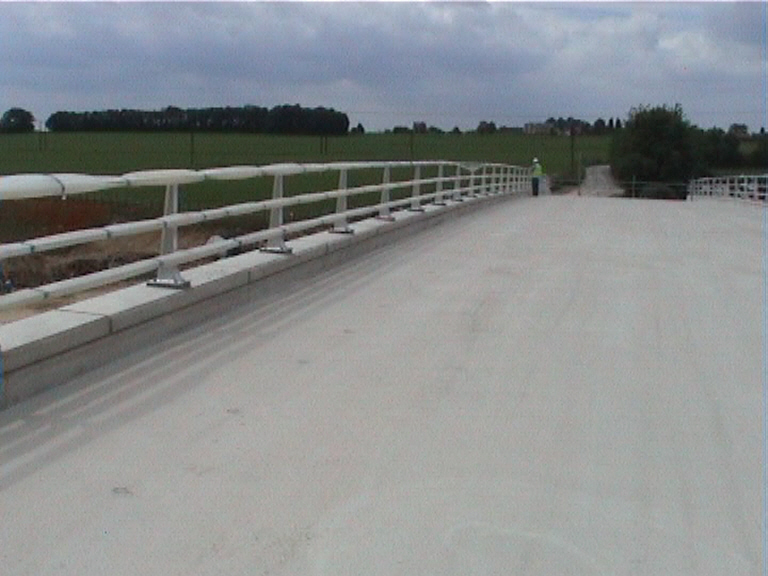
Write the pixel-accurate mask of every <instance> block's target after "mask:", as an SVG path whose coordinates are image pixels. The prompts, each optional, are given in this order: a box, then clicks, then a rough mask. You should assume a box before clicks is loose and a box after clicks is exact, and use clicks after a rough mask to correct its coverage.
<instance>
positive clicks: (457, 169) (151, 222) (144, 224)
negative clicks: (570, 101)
mask: <svg viewBox="0 0 768 576" xmlns="http://www.w3.org/2000/svg"><path fill="white" fill-rule="evenodd" d="M395 168H400V169H403V168H410V169H412V170H413V177H412V178H410V179H407V180H400V181H395V180H393V179H392V173H393V169H395ZM371 169H379V170H382V178H381V183H380V184H371V185H365V186H357V187H354V188H350V187H348V186H347V182H348V174H349V173H350V172H352V171H359V170H371ZM422 169H431V171H432V172H434V171H435V169H436V171H437V176H436V177H428V178H425V177H422V176H421V174H422ZM329 171H333V172H338V173H339V180H338V187H337V188H335V189H332V190H326V191H318V192H312V193H307V194H300V195H296V196H290V197H284V196H283V193H284V180H285V178H286V177H289V176H292V175H297V174H307V173H315V172H329ZM260 177H272V178H273V188H272V198H271V199H269V200H261V201H254V202H245V203H240V204H234V205H230V206H225V207H223V208H215V209H209V210H199V211H190V212H179V187H180V186H182V185H194V184H195V183H198V182H203V181H210V180H215V181H228V180H247V179H252V178H260ZM121 187H163V188H164V189H165V209H164V214H163V216H162V217H159V218H153V219H148V220H140V221H136V222H127V223H120V224H111V225H108V226H103V227H99V228H90V229H85V230H77V231H72V232H66V233H63V234H56V235H52V236H45V237H40V238H35V239H31V240H26V241H23V242H14V243H9V244H0V263H1V262H2V261H4V260H7V259H9V258H15V257H19V256H25V255H29V254H37V253H41V252H45V251H50V250H56V249H60V248H67V247H70V246H76V245H81V244H85V243H89V242H95V241H100V240H109V239H113V238H120V237H125V236H135V235H138V234H144V233H147V232H157V231H159V232H161V240H160V250H159V256H157V257H154V258H149V259H146V260H142V261H139V262H134V263H132V264H127V265H123V266H119V267H115V268H110V269H107V270H103V271H100V272H96V273H92V274H87V275H83V276H79V277H75V278H71V279H68V280H63V281H60V282H54V283H51V284H46V285H44V286H40V287H36V288H26V289H21V290H18V291H16V292H12V293H10V294H6V295H3V296H0V309H4V308H10V307H13V306H19V305H23V304H30V303H33V302H37V301H41V300H45V299H48V298H54V297H59V296H65V295H70V294H74V293H77V292H81V291H84V290H89V289H92V288H96V287H100V286H105V285H108V284H113V283H116V282H120V281H124V280H128V279H131V278H136V277H139V276H144V275H148V274H155V273H156V278H155V279H154V280H153V281H151V282H150V283H151V284H152V285H156V286H165V287H169V288H185V287H187V286H188V285H189V284H188V282H187V281H186V280H184V278H183V276H182V274H181V272H180V270H179V267H180V266H182V265H184V264H189V263H193V262H196V261H200V260H203V259H206V258H210V257H218V256H221V255H222V254H225V253H227V252H230V251H240V250H243V249H249V248H261V249H264V250H269V251H274V252H280V253H285V254H290V248H289V247H288V246H287V245H286V240H287V238H288V237H291V236H295V235H298V234H301V233H303V232H307V231H310V230H317V229H318V228H322V227H327V228H330V229H331V230H332V231H333V232H339V233H351V232H352V229H351V228H350V227H349V223H350V222H351V221H353V220H355V219H360V218H364V217H367V216H375V217H377V218H379V219H381V220H384V221H391V220H394V216H393V211H396V210H398V209H402V210H411V211H418V210H422V209H423V208H422V206H423V204H425V203H433V204H436V205H442V204H445V203H447V202H461V201H462V200H464V199H465V198H467V197H478V196H485V195H488V196H492V195H498V194H529V193H530V190H531V178H530V169H529V168H528V167H524V168H523V167H518V166H510V165H505V164H485V163H461V162H448V161H423V162H335V163H326V164H296V163H287V164H272V165H267V166H229V167H224V168H209V169H205V170H185V169H171V170H146V171H141V172H131V173H128V174H124V175H122V176H95V175H85V174H21V175H13V176H4V177H0V200H19V199H26V198H42V197H46V196H54V197H55V196H59V197H62V198H66V197H67V196H70V195H75V194H84V193H88V192H97V191H102V190H108V189H113V188H121ZM426 188H428V189H429V190H430V191H429V192H427V193H424V192H422V190H423V189H426ZM396 189H404V190H410V194H409V195H408V197H407V198H404V199H402V198H401V199H399V200H395V201H393V200H391V199H390V194H391V192H392V191H393V190H396ZM370 193H379V194H380V196H379V202H378V203H376V204H373V205H367V206H364V207H361V208H356V209H351V210H350V209H348V208H347V199H348V198H349V197H352V196H356V195H360V194H370ZM328 200H335V202H336V210H335V212H333V213H332V214H327V215H324V216H320V217H316V218H311V219H307V220H303V221H297V222H291V223H290V224H285V223H284V222H283V209H284V208H286V207H289V206H297V205H303V204H310V203H316V202H322V201H328ZM257 212H268V213H269V227H268V228H267V229H265V230H260V231H256V232H252V233H249V234H245V235H242V236H238V237H236V238H229V239H220V240H217V241H212V242H209V243H206V244H204V245H202V246H197V247H194V248H189V249H185V250H179V249H178V229H179V228H182V227H185V226H191V225H194V224H200V223H203V222H212V221H216V220H221V219H224V218H229V217H234V216H242V215H246V214H254V213H257Z"/></svg>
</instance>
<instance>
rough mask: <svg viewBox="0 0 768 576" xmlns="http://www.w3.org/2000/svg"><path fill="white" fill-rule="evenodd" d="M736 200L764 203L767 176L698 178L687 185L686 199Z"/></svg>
mask: <svg viewBox="0 0 768 576" xmlns="http://www.w3.org/2000/svg"><path fill="white" fill-rule="evenodd" d="M702 197H709V198H736V199H740V200H754V201H760V202H765V201H766V199H768V174H763V175H750V176H746V175H740V176H719V177H714V178H698V179H697V180H692V181H691V182H690V183H689V184H688V198H689V199H695V198H702Z"/></svg>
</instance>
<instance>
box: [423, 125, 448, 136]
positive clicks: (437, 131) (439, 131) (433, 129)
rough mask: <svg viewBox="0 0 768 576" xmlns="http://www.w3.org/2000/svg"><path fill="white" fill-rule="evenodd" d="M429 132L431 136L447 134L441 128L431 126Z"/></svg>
mask: <svg viewBox="0 0 768 576" xmlns="http://www.w3.org/2000/svg"><path fill="white" fill-rule="evenodd" d="M427 132H429V133H430V134H445V132H444V131H443V130H442V129H441V128H438V127H437V126H430V127H429V128H427Z"/></svg>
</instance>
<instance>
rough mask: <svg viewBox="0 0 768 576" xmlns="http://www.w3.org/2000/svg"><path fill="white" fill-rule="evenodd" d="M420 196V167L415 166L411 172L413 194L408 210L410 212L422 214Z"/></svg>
mask: <svg viewBox="0 0 768 576" xmlns="http://www.w3.org/2000/svg"><path fill="white" fill-rule="evenodd" d="M420 195H421V166H420V165H418V164H416V167H415V168H414V170H413V194H412V198H413V199H412V200H411V206H410V208H408V210H409V211H411V212H424V208H422V207H421V203H420V202H419V196H420Z"/></svg>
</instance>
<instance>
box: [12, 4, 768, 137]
mask: <svg viewBox="0 0 768 576" xmlns="http://www.w3.org/2000/svg"><path fill="white" fill-rule="evenodd" d="M757 7H758V10H757V11H756V10H755V7H754V6H747V7H744V6H742V4H741V3H737V4H736V5H733V6H729V5H726V6H717V7H711V6H709V5H706V6H705V5H700V4H677V3H674V4H664V3H662V4H656V3H650V4H647V3H643V4H640V3H618V4H604V3H598V4H580V3H565V4H547V3H545V4H521V3H493V4H481V3H285V2H276V3H180V4H179V3H106V4H102V3H97V4H90V3H82V4H81V3H74V4H68V3H62V4H0V39H2V41H0V108H3V105H5V106H6V107H8V106H9V105H11V104H13V105H25V102H16V101H14V102H12V103H11V102H6V100H5V99H3V94H5V95H6V96H5V97H6V98H11V97H13V98H17V99H20V98H29V99H30V102H29V103H28V104H26V106H29V107H35V110H33V111H34V112H35V113H36V114H38V115H42V114H43V113H45V114H48V113H50V112H52V111H54V110H56V109H89V108H92V107H159V106H164V105H168V104H176V105H181V106H197V105H227V104H232V105H240V104H247V103H250V104H259V105H274V104H279V103H284V102H289V103H294V102H298V103H301V104H303V105H310V106H311V105H327V106H333V107H336V108H338V109H342V110H345V111H349V112H350V113H351V115H352V116H354V115H355V114H358V113H359V115H360V116H359V119H360V120H362V121H363V122H364V123H366V118H368V119H370V122H371V123H373V124H376V125H377V127H379V128H383V127H387V126H392V125H393V124H394V123H395V122H398V123H408V122H410V121H412V120H416V119H422V118H418V117H414V116H415V115H417V114H418V115H424V116H425V118H423V119H425V120H427V121H429V117H430V116H431V117H432V118H435V123H437V124H438V125H442V126H444V127H450V126H452V125H453V124H456V123H460V124H462V125H463V127H464V126H472V125H473V124H474V125H476V122H477V121H478V120H480V119H492V120H496V121H497V122H502V123H509V124H522V123H524V122H525V121H529V120H540V119H545V118H546V117H547V116H549V115H561V114H562V115H574V116H579V117H583V118H585V119H588V120H589V119H594V118H596V117H597V116H608V115H616V114H617V113H626V112H627V111H628V109H629V107H630V106H632V105H634V104H638V103H647V102H657V101H660V102H664V103H666V102H670V101H678V100H679V101H681V102H682V103H683V104H684V105H685V106H686V108H687V107H688V106H689V105H690V106H692V107H698V108H699V109H705V108H706V109H712V108H714V107H716V106H719V105H720V104H719V102H721V101H722V98H719V99H714V98H712V100H711V102H712V104H711V105H710V104H707V103H706V102H705V101H706V100H707V98H706V94H705V92H706V90H707V86H718V88H719V89H722V90H726V91H727V93H728V94H730V95H731V98H732V99H733V100H734V101H736V100H738V101H740V102H741V103H740V104H738V106H737V109H749V110H752V117H753V118H754V117H755V109H756V108H760V109H764V103H757V102H755V103H752V104H750V102H749V100H748V98H747V99H745V98H744V97H743V95H740V94H738V93H737V92H735V91H734V89H733V88H732V87H730V88H729V86H728V82H725V81H724V80H723V79H724V78H727V79H728V81H729V82H741V83H742V85H746V86H748V88H747V91H750V90H752V88H751V86H752V85H755V84H759V81H760V79H759V78H755V76H756V74H755V73H754V66H752V67H750V66H743V65H741V64H739V63H737V62H733V61H729V60H728V58H734V57H733V56H729V54H731V53H733V54H739V55H740V56H739V57H741V58H742V59H743V58H746V59H749V58H753V57H754V56H753V55H755V54H759V46H760V45H759V44H755V41H756V39H758V38H759V37H760V33H759V30H757V29H758V28H759V26H756V25H755V23H754V22H755V15H756V14H759V11H760V9H762V7H760V6H759V5H758V6H757ZM680 34H683V36H679V35H680ZM685 34H690V35H691V37H699V36H702V35H703V36H702V37H704V38H705V40H706V42H709V44H707V46H710V45H711V46H715V47H717V49H716V50H715V49H713V50H712V51H711V52H712V54H713V56H709V55H706V56H702V58H700V59H699V60H700V61H699V63H698V68H697V69H696V70H691V69H688V70H687V75H681V74H680V73H679V69H680V67H681V62H682V61H681V59H680V55H679V53H678V52H676V50H677V49H678V48H679V47H680V46H682V48H685V42H686V38H687V37H685V36H684V35H685ZM697 34H698V35H699V36H696V35H697ZM676 35H677V36H676ZM750 46H751V47H752V48H749V47H750ZM755 46H757V48H755ZM731 48H733V50H731ZM750 50H751V51H750ZM688 52H690V50H688ZM744 55H746V56H744ZM706 58H718V59H720V60H718V61H714V60H711V59H710V60H708V59H706ZM708 70H711V71H712V73H711V74H710V77H708V78H707V77H706V75H707V73H708ZM699 76H702V77H699ZM707 82H708V84H707ZM710 90H711V88H710ZM703 92H704V93H703ZM755 100H757V99H756V98H755ZM715 102H717V104H715ZM737 120H738V118H735V119H733V121H737ZM750 121H751V122H753V123H754V120H750Z"/></svg>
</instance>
